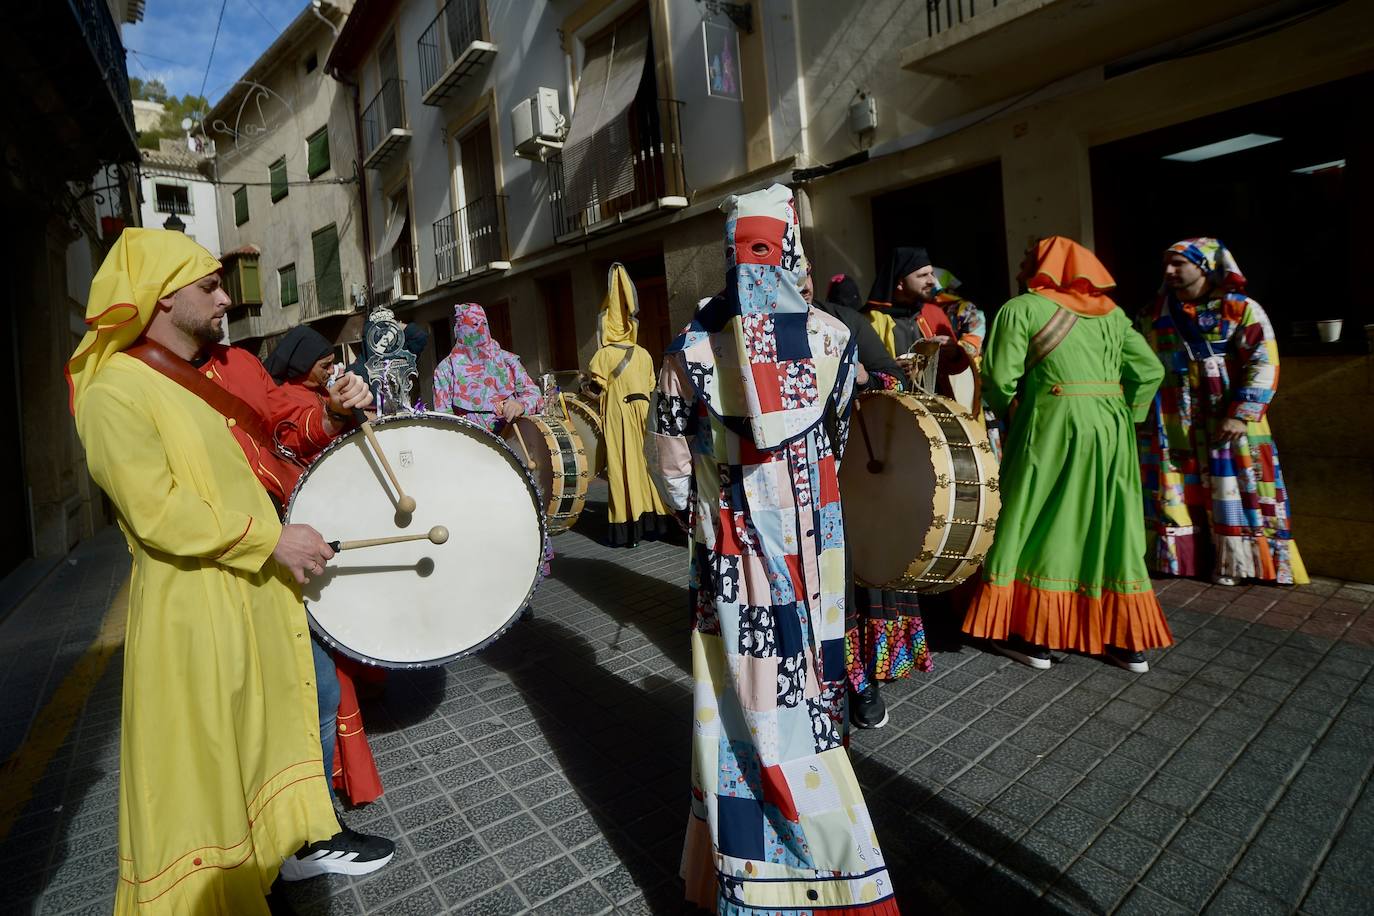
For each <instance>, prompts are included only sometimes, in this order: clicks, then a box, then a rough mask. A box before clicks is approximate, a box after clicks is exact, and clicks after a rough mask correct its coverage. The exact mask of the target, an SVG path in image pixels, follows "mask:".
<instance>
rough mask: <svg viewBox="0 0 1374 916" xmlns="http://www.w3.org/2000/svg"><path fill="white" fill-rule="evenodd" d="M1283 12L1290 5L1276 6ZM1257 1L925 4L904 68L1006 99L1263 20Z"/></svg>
mask: <svg viewBox="0 0 1374 916" xmlns="http://www.w3.org/2000/svg"><path fill="white" fill-rule="evenodd" d="M1272 5H1273V6H1278V7H1283V6H1285V4H1284V3H1277V4H1272ZM1258 6H1259V5H1258V4H1256V3H1254V0H1212V2H1210V3H1198V2H1196V0H1113V2H1088V3H1085V2H1083V0H926V4H925V7H926V16H925V19H926V21H925V24H924V28H922V27H921V26H917V27H916V29H914V30H913V31H916V33H917V35H918V36H919V37H917V38H916V39H915V40H914V41H913V43H912V44H911V45H910V46H908V47H907V48H906V49H904V50H903V51H902V52H901V54H900V59H901V65H902V67H903V68H904V69H907V70H913V71H916V72H918V73H924V74H927V75H930V76H937V77H945V78H950V79H961V80H969V81H972V82H973V83H975V84H983V85H986V86H991V87H995V88H996V89H997V90H999V92H1000V93H1002V94H1009V93H1014V92H1017V91H1020V90H1023V89H1026V88H1033V87H1036V86H1041V85H1044V84H1045V83H1046V82H1048V81H1053V80H1055V79H1059V78H1062V77H1065V76H1069V75H1071V74H1074V73H1078V72H1081V71H1083V70H1085V69H1088V68H1090V67H1093V66H1100V65H1103V64H1108V63H1110V62H1113V61H1116V60H1118V59H1120V58H1123V57H1126V56H1128V55H1131V54H1133V53H1135V52H1139V51H1142V50H1144V49H1147V48H1153V47H1156V46H1158V45H1160V44H1162V43H1164V42H1168V41H1171V40H1175V39H1178V38H1181V37H1185V36H1189V35H1191V34H1194V33H1196V32H1197V31H1199V30H1203V29H1210V28H1213V27H1216V28H1221V27H1222V24H1229V23H1235V24H1236V25H1237V27H1238V28H1239V27H1240V26H1241V25H1242V20H1244V19H1246V18H1247V17H1248V18H1254V17H1257V16H1261V15H1262V11H1259V12H1257V8H1258Z"/></svg>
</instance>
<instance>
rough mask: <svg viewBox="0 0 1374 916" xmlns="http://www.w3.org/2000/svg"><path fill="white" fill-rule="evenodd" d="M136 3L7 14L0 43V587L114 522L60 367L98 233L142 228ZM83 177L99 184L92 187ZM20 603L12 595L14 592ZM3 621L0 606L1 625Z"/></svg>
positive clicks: (98, 1) (75, 337)
mask: <svg viewBox="0 0 1374 916" xmlns="http://www.w3.org/2000/svg"><path fill="white" fill-rule="evenodd" d="M142 7H143V4H142V2H137V0H129V2H120V0H114V2H108V3H107V2H105V0H74V2H71V3H60V4H47V3H42V4H26V5H23V6H21V7H16V8H15V9H13V10H11V11H10V13H11V15H10V17H9V22H7V25H6V28H5V29H4V30H3V32H0V52H2V53H0V61H3V63H0V71H3V72H4V74H5V75H6V77H7V78H8V81H9V91H8V92H7V93H5V97H4V100H3V102H0V117H3V119H4V123H6V124H9V125H11V126H14V127H18V128H19V129H15V130H11V131H9V132H7V133H6V135H5V138H4V140H3V141H2V142H3V145H4V154H5V170H4V172H5V174H4V179H3V180H0V207H3V209H4V213H5V220H4V226H3V228H0V234H3V244H4V249H5V252H6V254H7V257H8V263H9V265H10V269H9V273H8V276H7V278H6V282H5V284H4V286H3V289H0V315H3V321H4V323H5V328H6V334H5V339H6V341H7V346H8V348H9V349H8V351H7V352H8V354H9V358H8V360H7V363H8V364H9V369H8V372H9V373H10V377H9V379H8V380H7V383H6V384H5V385H4V386H3V391H4V394H3V395H2V396H0V418H3V421H4V424H5V428H6V430H7V431H8V434H7V435H6V436H5V443H4V445H3V447H0V517H3V518H4V519H5V520H6V524H5V525H3V526H0V576H5V575H7V574H14V575H15V576H18V577H19V578H21V579H24V580H25V581H30V580H32V578H33V577H34V576H36V575H41V573H42V572H43V571H44V570H45V569H46V568H47V566H46V565H45V564H48V563H51V562H54V559H53V558H56V557H61V556H63V555H64V554H66V552H67V551H68V550H70V549H71V547H72V546H73V545H75V544H76V543H77V542H78V541H79V540H80V539H81V538H83V537H85V536H87V535H89V534H91V533H92V532H93V531H94V530H95V529H96V528H98V527H101V526H103V525H104V524H106V523H107V522H108V520H109V518H110V513H109V511H108V509H107V507H106V505H105V501H104V499H103V497H102V496H101V494H100V491H99V490H98V489H97V488H96V487H95V486H94V484H93V483H92V482H91V480H90V477H89V475H88V474H87V473H86V468H85V456H84V454H83V453H82V450H81V443H80V440H79V439H78V438H77V435H76V426H75V424H74V423H73V421H72V417H71V412H70V410H69V407H68V392H67V384H66V381H65V378H64V375H63V369H64V367H65V365H66V362H67V359H68V358H70V356H71V354H72V352H73V351H74V350H75V349H76V346H77V343H78V342H79V341H80V339H81V337H82V335H83V334H84V333H85V330H86V328H85V324H84V318H85V312H86V297H87V293H88V291H89V288H90V281H91V278H92V276H93V275H94V272H95V268H96V267H98V266H99V264H100V261H101V259H102V258H103V257H104V255H105V252H106V251H107V250H108V245H109V241H110V240H109V239H108V238H107V237H106V233H104V232H103V231H102V220H101V215H102V213H104V214H105V215H107V216H109V218H110V222H108V223H107V224H106V225H107V226H109V227H114V226H116V225H125V224H137V221H138V211H137V207H136V205H135V204H134V200H135V195H136V193H137V185H136V184H135V183H134V182H133V175H134V174H135V168H136V164H137V162H138V147H137V141H136V134H135V129H134V115H133V106H132V105H131V103H130V98H129V81H128V76H127V73H126V71H125V67H124V48H123V44H122V42H121V38H120V30H121V28H122V26H123V25H124V24H125V23H130V22H136V21H138V19H139V18H141V16H142ZM91 176H98V177H96V178H94V179H93V178H92V177H91ZM16 591H18V592H21V593H22V591H23V588H22V586H21V587H20V588H18V589H7V593H9V594H14V593H15V592H16ZM4 610H5V609H2V608H0V613H3V611H4Z"/></svg>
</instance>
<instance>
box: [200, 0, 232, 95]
mask: <svg viewBox="0 0 1374 916" xmlns="http://www.w3.org/2000/svg"><path fill="white" fill-rule="evenodd" d="M228 5H229V0H220V5H219V18H218V19H216V20H215V37H214V38H213V39H211V40H210V56H209V57H208V58H207V59H206V61H205V75H204V76H202V77H201V78H200V91H199V92H197V93H196V95H198V96H200V97H201V98H204V97H205V84H206V83H208V82H209V81H210V65H211V64H213V63H214V62H215V48H216V47H218V45H219V29H220V26H222V25H224V9H225V7H227V6H228Z"/></svg>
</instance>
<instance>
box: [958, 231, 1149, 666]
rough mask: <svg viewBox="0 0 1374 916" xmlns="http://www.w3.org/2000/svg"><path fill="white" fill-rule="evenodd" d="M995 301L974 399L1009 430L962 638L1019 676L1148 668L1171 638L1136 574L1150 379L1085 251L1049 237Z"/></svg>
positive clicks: (1144, 575)
mask: <svg viewBox="0 0 1374 916" xmlns="http://www.w3.org/2000/svg"><path fill="white" fill-rule="evenodd" d="M1022 277H1023V278H1025V280H1026V288H1027V292H1026V293H1024V294H1022V295H1020V296H1017V297H1016V298H1014V299H1012V300H1011V301H1010V302H1008V303H1007V304H1006V305H1004V306H1002V309H1001V311H999V312H998V313H997V317H996V318H995V319H994V321H993V325H992V333H991V336H990V338H989V342H988V347H987V351H986V354H985V356H984V361H983V397H984V399H985V400H986V401H987V403H988V405H989V406H990V407H991V408H992V409H993V410H994V411H996V413H997V414H998V415H999V416H1000V417H1003V418H1007V419H1008V420H1009V422H1010V425H1011V433H1010V436H1009V438H1008V440H1007V442H1006V446H1005V451H1004V454H1003V463H1002V483H1001V490H1002V513H1001V516H1000V517H999V518H998V520H997V534H996V538H995V539H994V542H993V545H992V549H991V551H989V553H988V557H987V561H986V565H985V567H984V570H983V581H982V583H981V584H980V586H979V588H978V592H977V594H976V596H975V597H974V600H973V602H972V604H971V605H970V607H969V610H968V613H967V615H966V616H965V618H964V625H963V629H964V632H965V633H967V634H969V635H970V636H974V637H978V638H983V639H989V640H992V647H993V648H994V649H996V650H997V651H999V652H1001V653H1002V654H1003V655H1006V656H1008V657H1010V658H1013V659H1015V660H1017V661H1019V662H1022V663H1023V664H1027V665H1030V666H1031V667H1033V668H1048V667H1050V663H1051V656H1050V651H1049V650H1051V649H1059V650H1068V651H1074V652H1083V653H1088V654H1092V655H1105V656H1106V657H1107V658H1108V659H1109V660H1111V661H1112V662H1114V663H1116V664H1118V665H1120V666H1121V667H1123V668H1126V669H1127V670H1129V671H1136V672H1142V671H1147V670H1149V666H1148V664H1147V662H1146V660H1145V655H1144V650H1146V649H1155V648H1160V647H1162V646H1167V645H1169V644H1171V643H1172V642H1173V636H1172V635H1171V634H1170V632H1169V624H1168V621H1166V620H1165V618H1164V612H1163V610H1162V609H1161V608H1160V606H1159V599H1158V598H1156V597H1155V593H1154V588H1153V587H1152V586H1151V584H1150V575H1149V572H1148V570H1147V569H1146V566H1145V523H1144V518H1143V515H1142V513H1141V509H1140V506H1141V491H1140V468H1139V464H1138V463H1137V459H1136V450H1135V431H1134V428H1133V422H1135V423H1138V422H1141V421H1143V420H1144V419H1145V418H1146V415H1147V412H1148V410H1149V407H1150V403H1151V400H1152V399H1153V397H1154V394H1155V390H1156V389H1157V388H1158V387H1159V383H1160V380H1161V379H1162V378H1163V376H1164V369H1163V366H1162V365H1161V364H1160V362H1159V359H1158V357H1156V356H1155V354H1154V352H1153V351H1152V350H1151V349H1150V347H1149V346H1148V345H1147V344H1146V343H1145V339H1144V338H1143V337H1141V336H1140V334H1138V333H1137V332H1136V331H1135V330H1134V329H1133V328H1132V326H1131V321H1130V319H1129V318H1127V317H1126V314H1125V313H1124V312H1122V311H1121V309H1119V308H1117V307H1116V303H1114V302H1113V301H1112V300H1111V299H1110V298H1109V297H1108V296H1107V292H1108V291H1109V290H1111V289H1112V288H1113V287H1115V286H1116V282H1115V281H1114V280H1113V279H1112V277H1111V275H1110V274H1109V273H1108V272H1107V270H1106V268H1105V267H1103V266H1102V264H1101V262H1100V261H1098V260H1097V258H1096V256H1094V255H1093V253H1092V252H1090V251H1088V250H1087V249H1086V248H1084V247H1083V246H1081V245H1079V244H1078V243H1077V242H1073V241H1071V240H1069V239H1066V238H1061V237H1058V236H1055V237H1051V238H1048V239H1044V240H1042V241H1040V242H1038V243H1037V244H1036V245H1035V246H1034V247H1033V248H1032V249H1031V251H1029V252H1028V253H1027V259H1026V263H1025V264H1024V265H1023V269H1022Z"/></svg>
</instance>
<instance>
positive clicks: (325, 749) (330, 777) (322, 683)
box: [310, 633, 339, 799]
mask: <svg viewBox="0 0 1374 916" xmlns="http://www.w3.org/2000/svg"><path fill="white" fill-rule="evenodd" d="M310 651H311V653H312V654H313V655H314V658H315V696H316V698H317V699H318V700H319V704H320V753H321V754H322V755H323V757H324V781H325V785H327V786H329V797H330V798H331V799H333V798H334V739H335V729H336V728H337V726H338V721H339V672H338V671H337V670H336V669H335V667H334V659H333V658H332V657H331V656H330V654H329V650H328V649H326V648H325V647H324V646H322V645H321V644H320V641H319V640H318V639H316V638H315V634H314V633H311V634H310Z"/></svg>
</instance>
